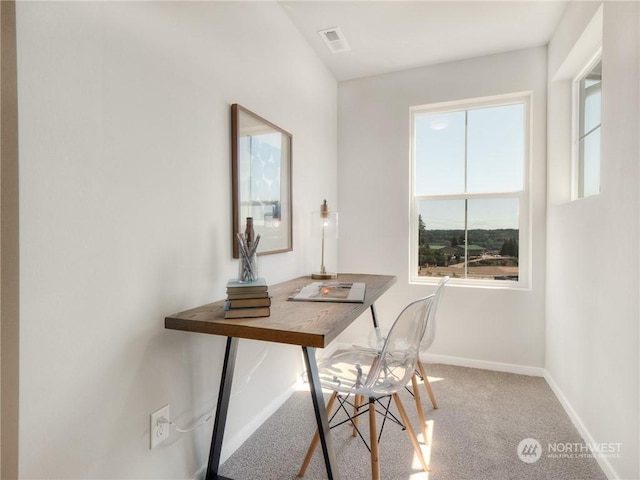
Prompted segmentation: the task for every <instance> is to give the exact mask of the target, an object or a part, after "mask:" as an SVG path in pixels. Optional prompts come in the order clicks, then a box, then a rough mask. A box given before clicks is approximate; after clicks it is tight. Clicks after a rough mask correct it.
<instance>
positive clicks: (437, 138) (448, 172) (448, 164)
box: [414, 112, 465, 195]
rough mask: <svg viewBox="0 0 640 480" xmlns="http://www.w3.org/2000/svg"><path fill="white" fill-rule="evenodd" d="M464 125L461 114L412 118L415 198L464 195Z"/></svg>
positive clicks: (438, 114)
mask: <svg viewBox="0 0 640 480" xmlns="http://www.w3.org/2000/svg"><path fill="white" fill-rule="evenodd" d="M464 122H465V114H464V112H453V113H437V114H429V115H418V116H416V117H415V123H414V142H415V146H414V151H415V153H416V164H415V165H416V175H415V180H416V184H415V191H416V192H417V193H418V194H429V195H434V194H439V193H460V192H464V155H465V152H464V148H465V146H464V137H465V125H464Z"/></svg>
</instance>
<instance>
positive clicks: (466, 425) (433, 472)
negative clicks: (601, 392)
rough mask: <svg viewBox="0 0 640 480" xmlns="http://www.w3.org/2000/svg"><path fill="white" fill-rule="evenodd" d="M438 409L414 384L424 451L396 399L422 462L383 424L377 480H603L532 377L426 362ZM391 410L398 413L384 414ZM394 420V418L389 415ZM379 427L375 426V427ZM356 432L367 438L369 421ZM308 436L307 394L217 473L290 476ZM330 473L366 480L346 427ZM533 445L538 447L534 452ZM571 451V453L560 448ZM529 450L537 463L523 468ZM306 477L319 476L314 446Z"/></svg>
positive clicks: (243, 477) (246, 477)
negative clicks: (419, 398)
mask: <svg viewBox="0 0 640 480" xmlns="http://www.w3.org/2000/svg"><path fill="white" fill-rule="evenodd" d="M427 371H428V375H429V378H430V379H431V385H432V387H433V390H434V393H435V396H436V400H437V401H438V404H439V407H440V408H439V409H437V410H434V409H433V408H432V407H431V403H430V402H429V399H428V397H427V395H426V392H425V391H424V389H423V386H422V384H421V385H420V388H421V389H422V390H421V394H422V401H423V405H424V409H425V416H426V422H427V431H428V433H427V436H428V437H430V439H429V440H430V441H429V444H428V445H427V444H426V443H425V442H424V439H423V438H422V435H421V434H420V433H419V432H420V428H419V425H418V421H417V414H416V409H415V404H414V401H413V397H412V396H411V395H410V394H409V393H408V392H406V391H405V392H403V393H401V398H402V400H403V402H404V405H405V408H406V410H407V412H408V414H409V416H410V417H411V423H412V425H413V428H414V429H415V430H416V432H418V435H419V440H420V442H421V446H422V449H423V452H424V454H425V456H426V458H427V462H428V464H429V472H424V471H423V470H422V468H421V467H420V463H419V462H418V460H417V459H416V458H415V454H414V451H413V448H412V447H411V443H410V442H409V438H408V436H407V434H406V432H405V431H403V430H402V429H401V428H400V427H399V426H397V425H395V424H392V423H389V422H387V424H386V426H385V429H384V432H383V434H382V438H381V440H380V471H381V477H382V479H384V480H466V479H469V480H482V479H487V480H500V479H518V480H520V479H522V480H527V479H532V480H533V479H540V480H543V479H544V480H547V479H553V480H564V479H567V480H606V478H607V477H606V476H605V474H604V473H603V472H602V470H601V469H600V467H599V465H598V463H597V461H596V459H595V458H594V454H591V453H589V452H587V453H585V451H584V448H583V447H582V445H585V446H586V444H585V443H584V441H583V439H582V438H581V437H580V435H579V434H578V432H577V430H576V429H575V427H574V426H573V424H572V423H571V420H570V419H569V417H568V416H567V414H566V413H565V411H564V409H563V408H562V406H561V405H560V403H559V402H558V400H557V398H556V397H555V396H554V394H553V392H552V391H551V389H550V388H549V386H548V385H547V383H546V382H545V380H544V379H543V378H540V377H530V376H525V375H515V374H511V373H501V372H493V371H488V370H479V369H473V368H464V367H455V366H450V365H440V364H432V365H427ZM391 411H392V412H396V410H395V408H394V407H393V406H392V407H391ZM396 415H397V413H396ZM381 420H382V419H381V417H380V420H378V427H380V424H381V423H382V421H381ZM360 424H361V427H360V428H361V431H362V434H363V436H364V437H365V438H367V440H368V431H369V428H368V419H367V415H363V416H361V422H360ZM314 432H315V422H314V417H313V409H312V404H311V398H310V395H309V392H308V391H300V392H296V393H294V394H293V395H292V396H291V397H290V398H289V399H288V400H287V401H286V402H285V403H284V405H283V406H282V407H281V408H280V409H279V410H278V411H277V412H276V413H275V414H274V415H272V416H271V417H270V418H269V419H268V420H267V421H266V422H265V423H264V424H263V425H262V426H261V427H260V428H259V429H258V430H257V431H256V432H255V433H254V434H253V435H252V436H251V437H250V438H249V439H248V440H247V441H246V442H245V443H244V444H243V445H242V446H241V447H240V448H239V449H238V450H237V451H236V452H235V453H234V454H233V455H232V456H231V457H230V458H229V459H228V460H227V461H226V462H225V463H224V464H223V465H222V467H221V470H220V473H221V474H222V475H224V476H228V477H230V478H233V479H235V480H283V479H285V480H287V479H294V478H296V475H297V472H298V469H299V468H300V465H301V463H302V459H303V458H304V455H305V453H306V451H307V448H308V445H309V442H310V440H311V438H312V436H313V434H314ZM332 438H333V443H334V448H335V451H336V458H337V462H338V468H339V470H340V472H341V476H342V478H343V479H344V480H359V479H363V480H366V479H368V478H371V470H370V456H369V451H368V450H367V447H366V446H365V445H364V444H363V442H362V441H361V440H360V438H359V437H353V436H351V428H350V426H349V425H348V424H345V425H342V426H339V427H337V428H335V429H333V430H332ZM525 439H535V440H537V441H538V443H539V444H540V447H539V448H537V449H535V450H533V448H534V445H535V443H534V442H532V441H530V440H527V442H525V444H526V446H520V448H519V445H521V442H522V441H523V440H525ZM568 449H569V450H571V451H568ZM532 452H534V453H536V454H537V456H539V459H538V460H537V461H535V462H531V460H532V458H534V457H535V456H534V457H532V455H529V456H526V455H525V456H523V457H522V458H524V459H525V460H529V462H530V463H529V462H526V461H523V460H521V456H520V454H523V453H530V454H531V453H532ZM304 478H306V479H308V480H320V479H326V478H327V475H326V471H325V469H324V463H323V459H322V452H321V450H320V449H318V450H317V451H316V453H315V455H314V457H313V460H312V461H311V464H310V466H309V468H308V470H307V473H306V475H305V476H304Z"/></svg>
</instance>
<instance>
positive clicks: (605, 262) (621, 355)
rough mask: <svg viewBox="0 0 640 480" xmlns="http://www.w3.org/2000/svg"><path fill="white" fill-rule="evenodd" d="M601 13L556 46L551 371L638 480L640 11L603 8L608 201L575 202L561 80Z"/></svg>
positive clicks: (552, 65) (586, 7)
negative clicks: (616, 447)
mask: <svg viewBox="0 0 640 480" xmlns="http://www.w3.org/2000/svg"><path fill="white" fill-rule="evenodd" d="M599 6H600V5H599V4H598V3H596V2H572V3H570V4H569V7H568V9H567V11H566V12H565V15H564V17H563V19H562V21H561V23H560V25H559V26H558V29H557V31H556V33H555V35H554V38H553V39H552V41H551V43H550V45H549V72H548V73H549V79H550V83H549V107H548V108H549V131H548V153H549V160H548V181H549V205H548V210H547V219H548V224H547V234H548V239H547V274H548V276H547V307H546V345H547V349H546V367H547V370H548V372H549V375H550V378H551V380H552V383H554V384H555V388H556V391H557V393H558V394H559V396H560V398H561V399H562V400H563V401H564V403H565V406H566V407H568V408H569V409H570V411H572V413H573V416H574V420H576V421H577V422H578V423H579V426H580V427H581V430H582V433H583V436H586V437H587V439H588V440H589V441H593V442H620V443H622V444H623V445H622V452H621V454H622V457H621V458H618V459H616V458H611V459H606V460H601V465H602V466H603V467H604V469H605V471H606V472H607V474H608V475H609V476H610V477H611V478H614V477H618V478H625V479H637V478H640V467H639V465H638V451H639V445H638V437H639V435H640V432H639V421H640V420H639V418H638V415H639V410H640V398H639V384H638V381H639V380H638V379H639V373H640V372H639V364H640V358H639V351H640V346H639V332H638V323H639V320H638V319H639V318H640V311H639V305H638V288H639V282H638V265H639V260H640V259H639V255H638V245H639V239H640V237H639V213H640V211H639V210H640V209H639V196H638V175H639V173H640V172H639V169H638V158H639V157H640V147H639V143H638V142H639V141H638V132H639V130H640V123H639V120H638V116H639V105H640V96H639V92H638V90H639V87H640V63H639V56H640V53H639V44H640V37H639V34H638V30H639V25H640V14H639V9H640V8H639V7H640V5H639V4H638V3H636V2H604V3H603V7H604V10H603V17H602V18H603V30H602V37H603V38H602V43H603V53H602V70H603V81H602V99H603V100H602V101H603V108H602V125H603V126H602V164H601V192H602V193H601V194H600V195H597V196H594V197H589V198H585V199H582V200H578V201H573V202H571V201H569V199H570V179H571V176H570V172H571V168H570V165H571V163H570V162H571V157H570V155H571V144H570V140H569V138H570V136H569V135H570V125H571V110H570V105H571V99H570V80H563V79H559V80H558V77H557V74H558V71H560V70H561V66H562V65H563V64H564V63H565V61H566V60H567V58H569V59H571V57H572V55H575V54H576V53H575V52H576V51H577V50H576V48H575V46H576V44H578V46H579V45H580V43H581V42H578V39H579V38H580V37H581V35H582V33H583V31H584V30H585V28H586V27H587V25H588V23H589V21H590V20H591V18H592V17H593V16H594V14H595V13H596V10H597V9H598V7H599ZM583 38H584V37H583ZM572 52H573V53H572Z"/></svg>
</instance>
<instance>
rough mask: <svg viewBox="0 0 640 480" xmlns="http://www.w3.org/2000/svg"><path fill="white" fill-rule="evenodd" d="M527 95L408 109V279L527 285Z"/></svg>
mask: <svg viewBox="0 0 640 480" xmlns="http://www.w3.org/2000/svg"><path fill="white" fill-rule="evenodd" d="M529 110H530V96H529V95H528V94H527V95H517V96H501V97H493V98H491V99H482V100H474V101H466V102H456V103H453V104H451V103H449V104H439V105H431V106H424V107H414V108H412V109H411V120H412V121H411V124H412V152H411V153H412V154H411V161H412V169H411V170H412V176H413V178H412V182H411V183H412V213H411V218H412V221H411V245H412V248H411V255H410V258H411V270H410V272H412V273H411V280H413V281H424V280H428V278H429V277H440V276H444V275H449V276H450V277H452V279H461V280H460V281H461V282H462V283H472V284H489V285H493V286H496V285H503V286H518V287H520V286H524V285H525V283H526V282H525V281H524V279H525V278H527V275H528V263H529V260H528V254H527V252H528V251H529V248H528V244H529V243H528V230H529V228H528V209H529V198H528V191H529V189H528V185H527V181H528V175H527V172H528V156H529V154H528V150H529Z"/></svg>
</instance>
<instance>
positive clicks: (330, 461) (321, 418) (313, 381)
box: [302, 347, 340, 480]
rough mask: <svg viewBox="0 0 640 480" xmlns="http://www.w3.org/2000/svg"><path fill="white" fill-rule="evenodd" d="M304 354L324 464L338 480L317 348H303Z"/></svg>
mask: <svg viewBox="0 0 640 480" xmlns="http://www.w3.org/2000/svg"><path fill="white" fill-rule="evenodd" d="M302 352H303V353H304V361H305V364H306V366H307V374H308V375H309V386H310V387H311V398H312V400H313V410H314V413H315V415H316V423H317V424H318V434H319V436H320V444H321V445H322V454H323V455H324V464H325V466H326V467H327V476H328V478H329V480H338V479H339V478H340V475H339V474H338V467H337V465H338V464H337V462H336V456H335V453H334V450H333V442H332V441H331V430H330V429H329V421H328V420H327V412H326V407H325V405H324V397H323V396H322V386H321V385H320V376H319V375H318V364H317V363H316V351H315V348H311V347H302Z"/></svg>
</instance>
